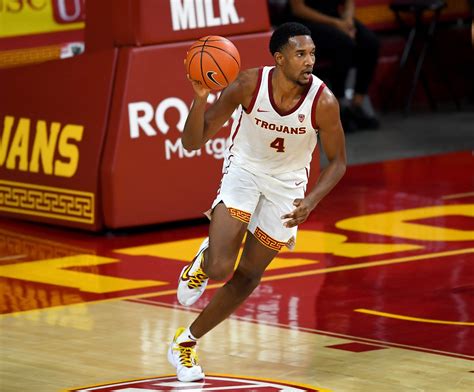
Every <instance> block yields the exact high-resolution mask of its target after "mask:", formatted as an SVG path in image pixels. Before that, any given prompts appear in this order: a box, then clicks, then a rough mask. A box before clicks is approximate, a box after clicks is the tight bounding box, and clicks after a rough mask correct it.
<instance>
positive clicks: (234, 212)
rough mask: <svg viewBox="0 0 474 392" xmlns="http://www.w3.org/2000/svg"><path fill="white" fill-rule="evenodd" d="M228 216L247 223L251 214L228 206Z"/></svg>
mask: <svg viewBox="0 0 474 392" xmlns="http://www.w3.org/2000/svg"><path fill="white" fill-rule="evenodd" d="M228 210H229V213H230V216H232V217H233V218H235V219H238V220H239V221H241V222H244V223H249V222H250V217H251V216H252V214H250V213H249V212H245V211H242V210H238V209H237V208H228Z"/></svg>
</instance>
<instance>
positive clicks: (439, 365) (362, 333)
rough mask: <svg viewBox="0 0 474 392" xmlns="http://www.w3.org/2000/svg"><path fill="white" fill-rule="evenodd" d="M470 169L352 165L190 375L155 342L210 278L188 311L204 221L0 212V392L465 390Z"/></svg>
mask: <svg viewBox="0 0 474 392" xmlns="http://www.w3.org/2000/svg"><path fill="white" fill-rule="evenodd" d="M472 173H474V160H473V156H472V154H471V153H470V152H465V153H455V154H447V155H437V156H432V157H425V158H418V159H408V160H401V161H390V162H384V163H378V164H368V165H359V166H351V167H349V169H348V172H347V174H346V177H345V178H344V179H343V181H342V182H341V183H340V185H338V187H337V189H336V190H334V192H333V193H332V194H331V195H330V196H328V198H327V199H326V200H324V201H323V202H322V203H321V204H320V206H318V208H317V210H316V211H315V212H314V213H313V215H312V216H311V219H310V220H309V221H308V222H306V223H305V224H303V225H302V226H301V227H300V231H299V234H298V241H297V247H296V250H295V251H294V252H289V251H283V252H282V253H281V254H280V256H279V257H278V258H277V259H276V260H275V261H274V262H273V263H272V265H271V266H270V268H269V269H268V271H267V272H266V274H265V277H264V279H263V281H262V283H261V285H260V286H259V287H258V288H257V290H256V291H255V292H254V294H253V295H252V296H251V297H250V298H249V299H248V301H247V302H246V303H245V304H244V305H243V306H242V307H241V308H240V309H239V310H238V311H237V313H236V314H235V315H234V316H233V317H232V318H231V319H229V320H227V321H225V322H224V323H223V324H221V325H220V326H218V327H217V328H216V329H215V330H213V331H211V332H210V333H209V334H208V335H206V336H205V337H204V338H203V339H201V341H200V343H199V348H198V353H199V356H200V361H201V364H202V366H203V368H204V371H205V372H206V374H207V378H206V380H205V381H204V382H199V383H193V384H189V383H178V382H176V379H175V378H174V377H173V370H174V369H173V368H172V367H171V366H170V365H169V364H168V362H167V359H166V351H167V347H168V344H169V342H170V339H171V338H172V336H173V334H174V332H175V330H176V328H178V327H180V326H187V325H188V324H189V323H190V322H191V321H192V320H193V318H194V317H195V316H196V312H197V311H199V309H200V308H202V307H203V306H205V304H206V303H207V301H208V300H209V298H210V297H211V295H212V294H213V292H214V291H215V290H216V288H217V287H218V286H219V285H218V284H216V283H214V282H211V284H210V286H209V287H208V289H207V291H206V293H205V294H204V296H203V298H202V299H200V300H199V301H198V302H197V304H196V305H195V306H194V307H192V308H191V309H186V308H183V307H181V306H179V305H178V303H177V300H176V297H175V292H176V285H177V277H178V273H179V271H180V270H181V269H182V267H183V266H184V265H185V263H186V262H188V261H189V260H191V259H192V257H193V255H194V252H195V251H196V249H197V247H198V245H199V243H200V240H201V239H202V238H203V237H204V236H205V235H206V232H207V227H208V226H207V223H206V222H205V221H199V222H194V223H188V224H180V225H166V226H159V227H153V228H146V229H143V228H142V229H139V230H130V231H121V232H118V233H108V234H101V235H96V234H89V233H84V232H77V231H73V230H66V229H61V228H56V227H49V226H45V225H39V224H31V223H22V222H19V221H13V220H6V219H3V220H0V262H1V263H0V292H1V296H0V308H1V314H2V315H1V317H0V328H1V334H0V350H1V356H0V390H1V391H5V392H16V391H21V392H25V391H35V392H40V391H45V392H49V391H92V390H94V391H165V390H169V391H171V390H172V391H180V390H186V391H206V390H214V391H219V390H225V391H233V390H251V391H265V390H268V391H304V390H309V391H311V390H313V391H326V392H327V391H332V392H336V391H344V392H345V391H358V392H362V391H363V392H368V391H369V392H372V391H373V392H399V391H400V392H401V391H429V392H434V391H440V392H441V391H443V392H445V391H449V392H463V391H465V392H471V391H474V364H473V362H472V360H473V359H474V297H473V294H474V177H473V174H472ZM170 208H178V205H177V206H170Z"/></svg>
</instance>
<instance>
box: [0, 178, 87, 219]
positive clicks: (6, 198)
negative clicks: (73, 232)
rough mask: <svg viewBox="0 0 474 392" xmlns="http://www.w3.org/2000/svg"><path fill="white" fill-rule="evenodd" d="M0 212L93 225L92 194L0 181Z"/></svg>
mask: <svg viewBox="0 0 474 392" xmlns="http://www.w3.org/2000/svg"><path fill="white" fill-rule="evenodd" d="M0 211H6V212H11V213H14V214H22V215H32V216H41V217H45V218H51V219H58V220H66V221H71V222H78V223H86V224H91V225H92V224H94V222H95V214H94V213H95V195H94V193H92V192H83V191H76V190H72V189H65V188H56V187H50V186H44V185H37V184H26V183H21V182H14V181H4V180H0Z"/></svg>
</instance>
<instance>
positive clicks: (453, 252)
mask: <svg viewBox="0 0 474 392" xmlns="http://www.w3.org/2000/svg"><path fill="white" fill-rule="evenodd" d="M465 253H474V248H467V249H458V250H450V251H446V252H437V253H428V254H424V255H418V256H407V257H399V258H397V259H391V260H380V261H369V262H366V263H357V264H349V265H341V266H338V267H329V268H321V269H317V270H312V271H301V272H290V273H288V274H281V275H274V276H267V277H263V279H262V281H270V280H279V279H287V278H298V277H300V276H308V275H319V274H326V273H330V272H339V271H348V270H355V269H361V268H369V267H378V266H382V265H390V264H398V263H407V262H409V261H417V260H426V259H433V258H436V257H446V256H455V255H462V254H465Z"/></svg>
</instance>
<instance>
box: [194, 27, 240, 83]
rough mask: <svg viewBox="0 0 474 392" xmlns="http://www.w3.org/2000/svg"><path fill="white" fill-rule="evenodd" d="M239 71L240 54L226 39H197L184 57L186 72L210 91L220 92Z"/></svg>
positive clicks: (212, 36)
mask: <svg viewBox="0 0 474 392" xmlns="http://www.w3.org/2000/svg"><path fill="white" fill-rule="evenodd" d="M239 71H240V54H239V51H238V50H237V48H236V47H235V46H234V44H233V43H232V42H230V41H229V40H228V39H227V38H224V37H220V36H218V35H209V36H207V37H203V38H200V39H198V40H197V41H196V42H195V43H194V44H193V45H192V46H191V47H190V48H189V50H188V53H187V55H186V72H187V73H188V75H189V77H190V78H191V79H192V80H196V81H198V82H201V83H202V84H203V85H204V86H205V87H207V88H209V89H210V90H222V89H223V88H225V87H227V86H228V85H229V84H230V83H232V82H233V81H234V80H235V78H236V77H237V75H238V74H239Z"/></svg>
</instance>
